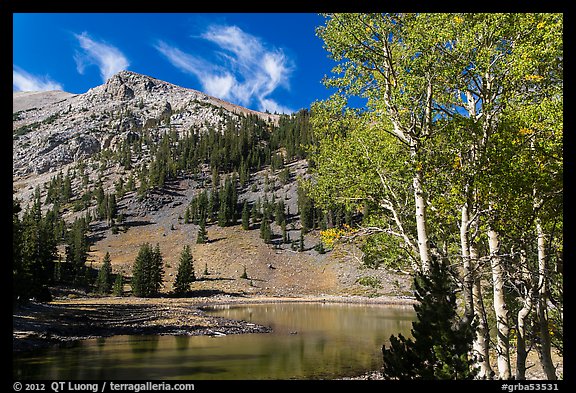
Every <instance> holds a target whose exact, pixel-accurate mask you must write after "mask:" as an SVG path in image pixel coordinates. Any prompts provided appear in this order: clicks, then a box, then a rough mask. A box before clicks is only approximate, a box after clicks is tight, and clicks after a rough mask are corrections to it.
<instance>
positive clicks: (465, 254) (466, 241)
mask: <svg viewBox="0 0 576 393" xmlns="http://www.w3.org/2000/svg"><path fill="white" fill-rule="evenodd" d="M468 207H469V204H468V202H466V203H465V204H464V205H463V206H462V209H461V219H460V249H461V253H462V274H463V275H464V288H463V289H464V291H463V294H464V313H465V315H466V318H468V319H469V320H470V321H471V320H472V319H473V318H474V304H473V301H472V285H473V283H474V272H473V271H472V269H471V265H470V238H469V236H468V233H469V228H470V218H469V217H470V215H469V212H468Z"/></svg>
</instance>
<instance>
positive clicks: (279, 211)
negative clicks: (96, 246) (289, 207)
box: [274, 199, 286, 224]
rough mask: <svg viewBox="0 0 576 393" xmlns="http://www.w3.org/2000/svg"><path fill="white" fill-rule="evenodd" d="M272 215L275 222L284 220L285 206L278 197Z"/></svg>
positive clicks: (278, 222) (279, 222)
mask: <svg viewBox="0 0 576 393" xmlns="http://www.w3.org/2000/svg"><path fill="white" fill-rule="evenodd" d="M274 210H275V211H274V216H275V220H276V223H277V224H281V223H282V222H283V221H285V220H286V213H285V210H286V207H285V206H284V201H283V200H282V199H280V200H279V201H278V202H277V203H276V208H275V209H274Z"/></svg>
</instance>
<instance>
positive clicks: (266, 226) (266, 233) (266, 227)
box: [260, 218, 272, 244]
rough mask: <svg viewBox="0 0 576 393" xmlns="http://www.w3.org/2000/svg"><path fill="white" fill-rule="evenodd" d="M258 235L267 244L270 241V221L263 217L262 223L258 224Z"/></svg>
mask: <svg viewBox="0 0 576 393" xmlns="http://www.w3.org/2000/svg"><path fill="white" fill-rule="evenodd" d="M260 237H261V238H262V239H263V240H264V243H266V244H269V243H270V242H271V241H272V229H271V228H270V223H269V222H268V220H267V219H266V218H263V219H262V223H261V224H260Z"/></svg>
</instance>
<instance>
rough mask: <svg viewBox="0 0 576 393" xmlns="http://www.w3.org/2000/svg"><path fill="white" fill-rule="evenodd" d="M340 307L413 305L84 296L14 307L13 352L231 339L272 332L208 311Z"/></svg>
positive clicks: (370, 300) (368, 300)
mask: <svg viewBox="0 0 576 393" xmlns="http://www.w3.org/2000/svg"><path fill="white" fill-rule="evenodd" d="M278 302H338V303H372V304H374V303H378V304H395V305H411V304H413V302H414V301H413V300H412V299H409V298H363V297H357V296H353V297H341V296H325V297H318V296H311V297H297V298H291V297H231V296H218V297H207V298H152V299H143V298H133V297H130V298H127V297H82V298H76V299H59V300H55V301H52V302H49V303H35V302H31V303H28V304H24V305H17V306H14V309H13V318H12V350H13V352H21V351H30V350H35V349H39V348H45V347H49V346H54V345H67V344H69V343H72V342H74V341H77V340H84V339H90V338H98V337H109V336H114V335H144V334H156V335H190V336H197V335H212V336H218V335H228V334H244V333H268V332H270V331H271V328H270V327H267V326H262V325H258V324H254V323H249V322H247V321H241V320H232V319H227V318H223V317H217V316H212V315H209V314H207V313H206V312H205V311H204V308H206V307H210V306H217V305H226V304H255V303H278Z"/></svg>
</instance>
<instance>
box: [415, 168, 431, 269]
mask: <svg viewBox="0 0 576 393" xmlns="http://www.w3.org/2000/svg"><path fill="white" fill-rule="evenodd" d="M412 181H413V186H414V201H415V205H416V231H417V233H418V253H419V254H420V262H421V263H422V271H423V272H424V273H427V272H429V271H430V247H429V244H428V231H427V229H426V201H425V199H424V190H423V188H422V170H420V169H418V168H417V169H416V173H415V174H414V178H413V179H412Z"/></svg>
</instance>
